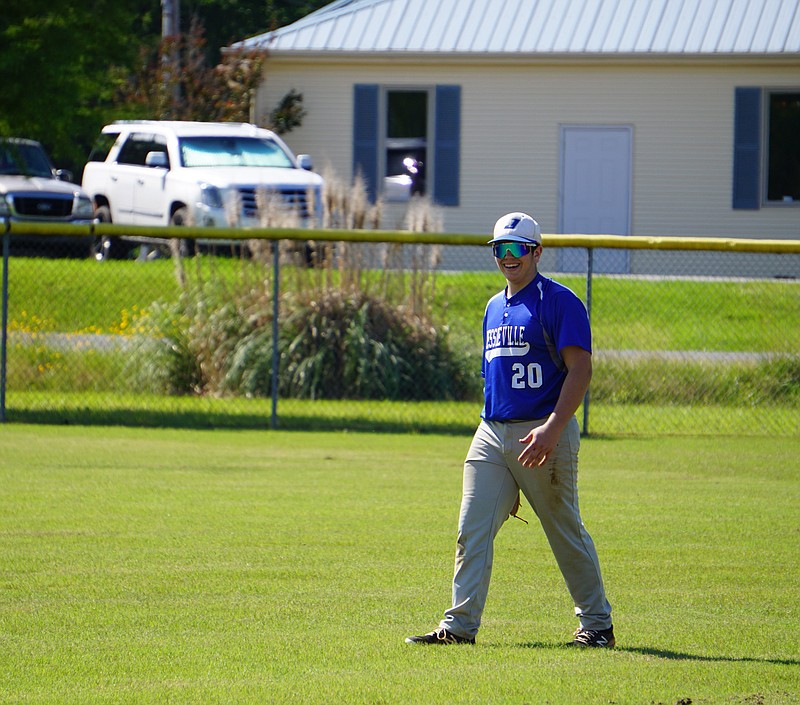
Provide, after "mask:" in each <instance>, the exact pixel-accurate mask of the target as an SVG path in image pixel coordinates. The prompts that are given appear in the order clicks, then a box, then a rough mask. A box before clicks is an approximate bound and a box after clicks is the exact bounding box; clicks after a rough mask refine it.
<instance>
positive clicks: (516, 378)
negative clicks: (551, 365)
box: [511, 362, 542, 389]
mask: <svg viewBox="0 0 800 705" xmlns="http://www.w3.org/2000/svg"><path fill="white" fill-rule="evenodd" d="M511 372H512V376H511V386H512V387H513V388H514V389H525V387H529V388H530V389H538V388H539V387H541V386H542V366H541V365H540V364H539V363H538V362H530V363H528V366H527V367H526V366H525V365H523V364H522V363H521V362H515V363H514V364H513V365H511Z"/></svg>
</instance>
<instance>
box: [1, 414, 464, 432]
mask: <svg viewBox="0 0 800 705" xmlns="http://www.w3.org/2000/svg"><path fill="white" fill-rule="evenodd" d="M6 420H7V421H8V422H10V423H26V424H44V425H51V426H129V427H139V428H172V429H181V428H182V429H194V430H207V429H226V430H270V428H271V418H270V416H269V415H268V414H265V415H263V416H262V415H260V414H256V413H252V412H222V413H218V412H213V411H209V412H204V411H190V410H181V411H175V410H170V411H160V410H154V409H133V408H132V409H114V410H108V409H88V408H87V409H75V410H63V409H60V410H50V409H21V410H10V411H8V412H7V414H6ZM276 430H279V431H358V432H373V433H419V434H427V433H436V434H443V435H466V434H472V433H473V432H474V431H475V427H474V426H469V425H466V424H462V423H458V422H453V423H442V422H418V421H417V422H415V421H404V420H391V419H390V420H379V419H372V418H367V417H353V418H346V419H343V418H338V417H329V418H326V417H318V416H304V415H290V414H281V415H280V417H279V419H278V423H277V426H276Z"/></svg>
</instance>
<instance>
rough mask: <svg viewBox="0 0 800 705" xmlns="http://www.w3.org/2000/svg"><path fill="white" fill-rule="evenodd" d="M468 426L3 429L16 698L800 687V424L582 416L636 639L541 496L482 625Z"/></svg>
mask: <svg viewBox="0 0 800 705" xmlns="http://www.w3.org/2000/svg"><path fill="white" fill-rule="evenodd" d="M468 441H469V438H468V436H465V435H417V436H415V435H393V434H368V433H326V432H317V433H306V432H287V431H281V432H266V431H232V430H231V431H222V430H217V431H182V430H155V429H126V428H109V427H93V428H86V427H53V426H28V425H23V424H14V425H6V426H2V427H0V447H2V452H0V487H2V491H1V492H0V537H2V538H1V539H0V540H1V541H2V543H1V544H0V545H2V549H1V550H0V583H1V584H2V588H1V589H0V595H1V596H2V597H0V702H2V703H4V704H9V705H11V704H23V703H24V704H26V705H34V704H36V705H39V704H41V705H45V704H46V705H67V704H69V705H95V704H97V705H99V704H103V705H105V704H108V705H112V704H113V705H120V704H126V705H127V704H142V705H145V704H146V705H152V704H154V703H159V704H161V703H169V704H171V705H183V704H186V705H209V704H215V703H218V704H223V703H224V704H225V705H230V704H233V703H236V704H242V705H248V704H250V703H252V704H256V703H258V704H263V703H298V704H300V703H302V704H303V705H307V704H309V703H319V704H322V703H325V704H328V703H354V704H369V705H382V704H387V705H388V704H391V705H395V704H399V703H409V704H417V703H425V702H447V703H469V704H474V703H498V704H500V703H502V704H506V703H517V704H519V705H522V704H524V703H530V704H532V705H533V704H537V705H538V704H542V703H551V704H553V705H557V704H561V703H563V704H570V705H571V704H573V703H586V704H588V705H592V704H601V703H602V704H612V703H613V704H615V705H623V704H629V703H630V704H641V705H651V704H655V703H659V704H663V705H667V704H669V705H672V704H678V703H681V704H683V705H687V704H688V703H695V704H702V705H712V704H714V705H786V704H788V703H798V702H800V632H798V629H797V625H798V624H800V603H798V596H799V595H800V570H798V568H799V567H800V566H798V557H799V556H800V524H799V523H798V511H797V507H798V504H799V503H800V466H799V465H798V460H797V459H798V457H800V439H799V438H798V437H797V436H794V437H788V438H778V439H776V438H772V437H749V438H736V437H729V438H724V439H720V440H718V439H716V438H711V437H708V438H670V439H655V438H639V439H621V438H617V439H611V440H604V439H588V440H586V441H584V445H583V448H582V452H581V464H582V465H581V468H582V469H581V501H582V508H583V515H584V520H585V522H586V524H587V526H588V528H589V530H590V531H591V532H592V534H593V537H594V539H595V541H596V543H597V545H598V550H599V553H600V558H601V561H602V564H603V568H604V573H605V579H606V584H607V588H608V593H609V598H610V600H611V601H612V604H613V606H614V615H615V629H616V632H617V640H618V648H616V649H615V650H613V651H590V652H586V651H579V650H575V649H571V648H567V647H565V646H564V643H565V642H566V641H568V639H569V638H570V635H571V632H572V630H573V629H574V628H575V626H576V624H575V619H574V617H573V615H572V607H571V604H570V601H569V598H568V595H567V593H566V588H565V587H564V585H563V581H562V579H561V577H560V574H559V573H558V570H557V568H556V566H555V564H554V561H553V558H552V556H551V554H550V552H549V549H548V548H547V546H546V544H545V541H544V539H543V537H542V534H541V531H540V530H539V528H538V526H537V525H536V524H535V517H534V515H533V512H532V510H531V509H530V508H529V507H526V506H523V510H522V516H524V517H525V518H526V519H528V520H530V521H531V524H530V525H528V526H526V525H524V524H523V523H522V522H517V521H513V520H512V521H511V522H509V523H508V524H507V525H506V526H505V527H504V528H503V531H501V533H500V535H499V537H498V542H497V551H496V561H495V572H494V578H493V584H492V589H491V592H490V595H489V602H488V605H487V609H486V613H485V618H484V624H483V628H482V630H481V632H480V634H479V636H478V643H477V644H476V645H475V646H474V647H469V646H467V647H463V646H459V647H445V648H439V647H412V646H408V645H406V644H405V643H404V641H403V639H404V637H405V636H407V635H409V634H413V633H419V632H421V631H427V630H429V629H430V628H432V627H433V626H434V625H435V624H436V622H437V621H438V619H439V618H440V616H441V612H442V610H443V609H444V607H445V606H446V605H447V604H448V600H449V593H450V578H451V570H452V562H453V551H454V538H455V524H456V519H457V513H458V503H459V497H460V480H461V478H460V474H461V462H462V460H463V456H464V453H465V451H466V446H467V444H468Z"/></svg>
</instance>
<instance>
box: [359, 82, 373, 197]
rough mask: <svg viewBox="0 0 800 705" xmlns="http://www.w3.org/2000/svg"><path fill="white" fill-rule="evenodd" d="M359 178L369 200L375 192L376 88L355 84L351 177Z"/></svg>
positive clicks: (371, 85) (369, 85) (370, 85)
mask: <svg viewBox="0 0 800 705" xmlns="http://www.w3.org/2000/svg"><path fill="white" fill-rule="evenodd" d="M356 174H361V176H363V177H364V180H365V182H366V186H367V193H368V194H369V197H370V200H372V201H374V200H375V194H376V193H377V192H378V86H377V84H365V83H358V84H356V85H355V86H354V91H353V177H354V178H355V176H356Z"/></svg>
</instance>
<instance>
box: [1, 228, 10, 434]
mask: <svg viewBox="0 0 800 705" xmlns="http://www.w3.org/2000/svg"><path fill="white" fill-rule="evenodd" d="M9 239H10V236H9V234H8V221H6V222H5V229H4V232H3V293H2V301H3V303H2V311H3V312H2V322H0V327H2V335H1V336H0V423H5V421H6V351H7V350H8V241H9Z"/></svg>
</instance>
